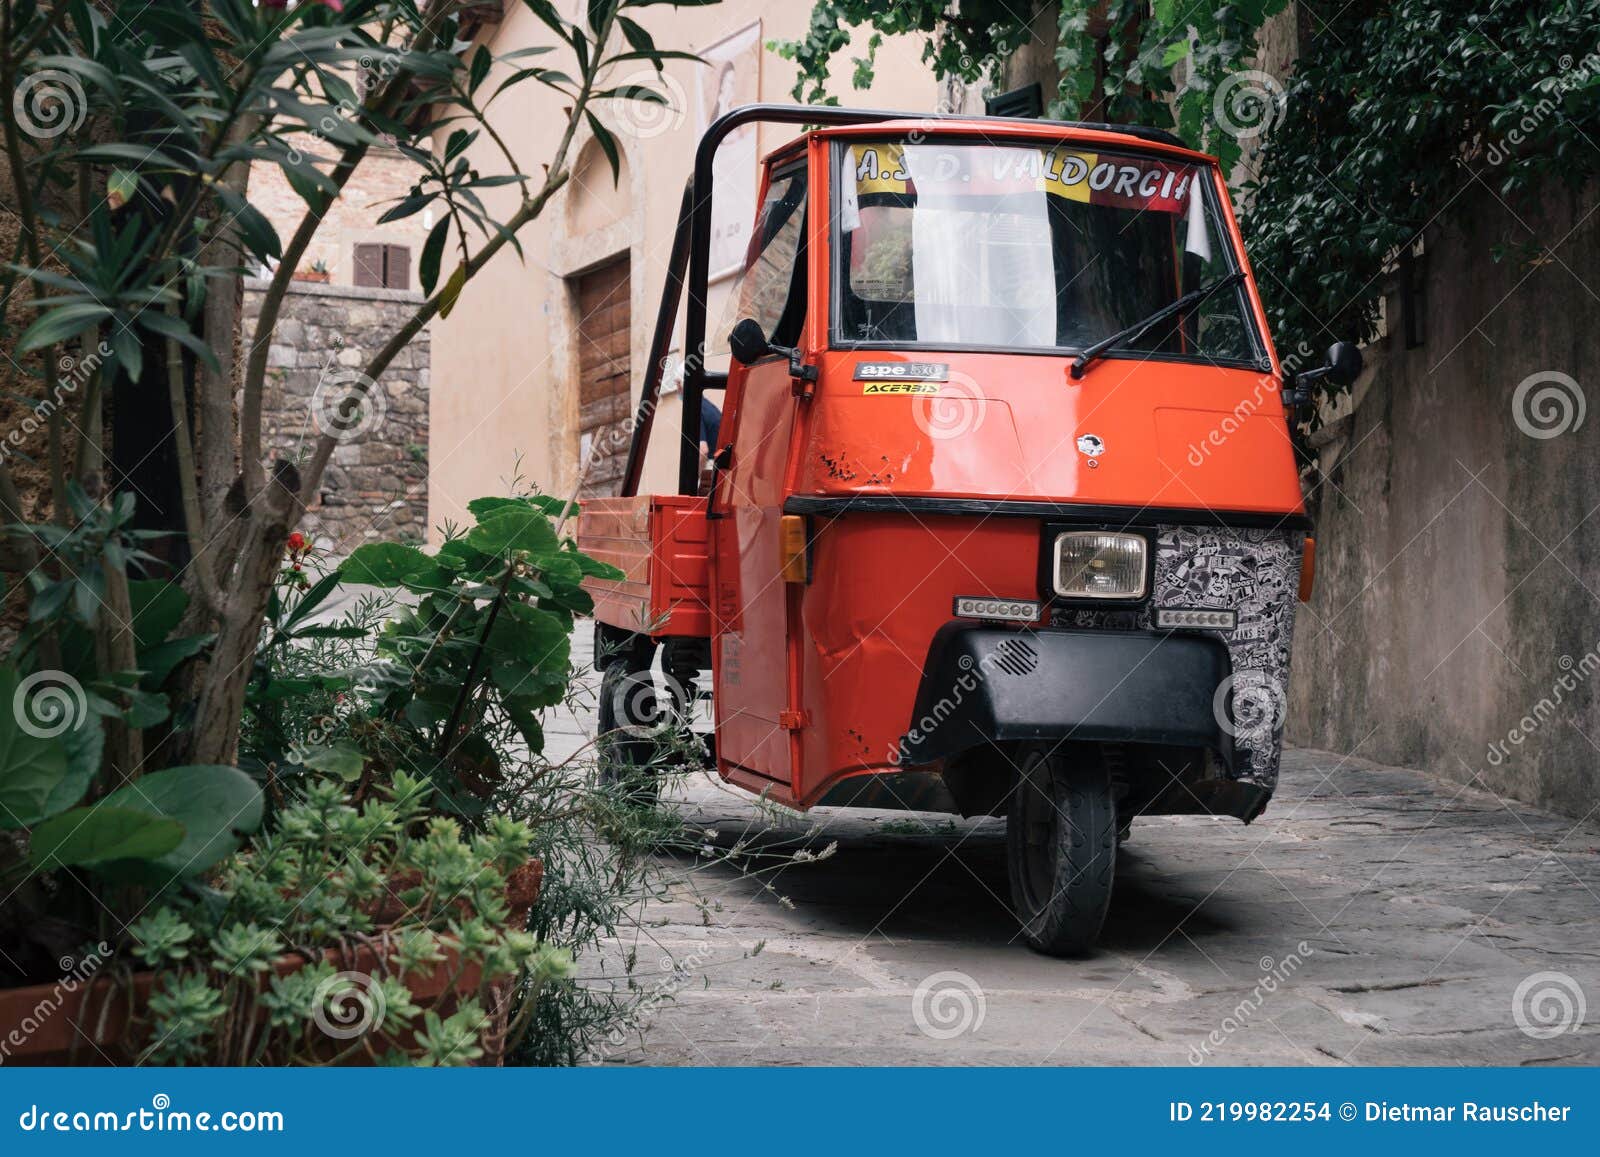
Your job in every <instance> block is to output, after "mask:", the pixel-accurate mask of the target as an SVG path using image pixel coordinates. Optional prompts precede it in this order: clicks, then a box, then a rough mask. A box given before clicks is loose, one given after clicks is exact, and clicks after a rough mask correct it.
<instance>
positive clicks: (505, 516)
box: [467, 508, 557, 555]
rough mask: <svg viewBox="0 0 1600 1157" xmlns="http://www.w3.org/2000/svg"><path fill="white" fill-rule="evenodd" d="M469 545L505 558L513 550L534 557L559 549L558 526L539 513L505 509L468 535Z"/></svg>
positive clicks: (491, 516)
mask: <svg viewBox="0 0 1600 1157" xmlns="http://www.w3.org/2000/svg"><path fill="white" fill-rule="evenodd" d="M467 545H468V546H470V547H472V548H473V549H474V550H481V551H483V553H484V554H493V555H504V554H507V553H509V552H510V551H514V550H525V551H529V552H532V553H534V554H544V553H547V552H553V551H554V550H555V549H556V546H557V544H556V532H555V527H553V526H551V525H550V519H549V517H548V516H547V515H545V514H543V513H541V512H540V511H536V510H527V509H523V510H517V509H509V508H508V509H506V510H503V511H501V512H500V513H499V514H493V515H490V516H489V517H488V518H486V519H484V520H483V521H482V522H480V523H478V525H477V526H474V527H473V528H472V529H471V530H469V531H468V532H467Z"/></svg>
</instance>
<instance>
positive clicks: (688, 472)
mask: <svg viewBox="0 0 1600 1157" xmlns="http://www.w3.org/2000/svg"><path fill="white" fill-rule="evenodd" d="M974 119H980V118H975V117H972V116H968V115H962V114H949V113H922V112H896V111H892V110H887V109H851V108H834V107H832V106H829V105H789V104H750V105H745V106H744V107H742V108H736V109H734V110H733V111H732V112H730V113H726V114H724V115H723V116H721V117H718V118H717V119H716V120H715V121H713V122H712V123H711V125H710V126H709V127H708V128H707V129H706V131H705V135H704V136H702V137H701V138H700V144H699V145H698V146H697V147H696V149H695V154H694V171H693V175H692V176H690V178H689V182H688V184H687V185H685V186H684V190H683V201H682V204H681V206H680V207H679V210H678V224H677V228H676V229H675V230H674V231H673V237H672V254H671V256H670V257H669V259H668V262H667V280H666V284H665V286H664V287H663V288H662V291H661V306H660V308H659V309H658V310H657V311H656V328H655V334H654V336H653V337H652V338H651V341H650V364H649V365H648V367H646V370H645V379H644V390H643V392H642V393H641V395H640V397H639V407H638V409H637V410H636V411H635V412H634V418H633V437H632V440H631V441H630V442H629V444H628V462H627V466H626V467H625V468H624V471H623V475H622V490H621V493H622V495H623V496H624V497H633V496H634V495H636V494H638V492H639V478H640V475H641V474H642V473H643V472H644V455H645V448H646V446H647V445H648V444H649V441H650V428H651V426H652V425H653V423H654V419H655V412H656V407H657V406H658V405H659V404H660V401H661V384H662V379H663V378H664V377H665V375H666V361H667V355H668V354H669V353H670V352H671V350H672V329H673V323H674V322H676V321H677V320H678V304H679V302H680V300H681V299H682V297H683V288H684V285H685V284H686V283H687V285H688V287H689V300H688V305H687V308H686V312H685V315H684V334H683V348H684V359H683V366H684V372H683V414H682V421H681V422H680V424H679V426H680V428H679V433H680V436H681V439H682V440H681V443H680V445H679V448H678V493H679V494H694V493H695V492H696V491H697V490H698V489H699V485H700V453H699V450H700V399H701V398H702V397H703V396H704V394H705V391H706V386H707V382H708V378H710V376H711V375H709V374H708V373H707V371H706V368H705V343H706V291H707V289H708V286H707V284H706V283H707V281H708V280H709V278H710V263H711V200H712V196H713V193H714V190H713V188H712V184H713V181H712V176H713V174H712V162H713V161H714V160H715V159H716V154H717V148H718V146H720V145H721V144H722V142H723V141H724V140H726V139H727V137H728V135H729V134H730V133H732V132H733V131H734V130H735V129H739V128H743V127H744V126H745V125H747V124H752V123H757V122H759V123H762V124H784V125H819V126H828V125H859V124H873V123H876V122H880V121H931V122H935V123H937V122H940V121H972V120H974ZM981 119H982V120H984V121H985V122H992V123H994V124H995V125H997V126H1000V125H1006V124H1018V125H1030V126H1034V127H1037V126H1039V125H1041V124H1043V125H1048V126H1051V127H1058V128H1062V129H1067V130H1074V129H1077V130H1084V129H1088V130H1093V131H1097V132H1109V133H1120V134H1122V135H1124V136H1131V137H1137V138H1139V139H1141V140H1147V141H1153V142H1156V143H1159V144H1167V145H1177V146H1179V147H1184V146H1183V142H1182V141H1181V140H1179V139H1178V138H1177V137H1175V136H1173V135H1172V134H1171V133H1168V132H1165V131H1163V130H1161V129H1151V128H1142V127H1139V126H1135V125H1109V124H1099V123H1092V122H1087V121H1039V120H1032V119H1024V118H1017V117H983V118H981ZM686 267H687V276H686V275H685V268H686ZM690 351H694V352H692V353H691V352H690ZM718 376H719V377H720V375H718Z"/></svg>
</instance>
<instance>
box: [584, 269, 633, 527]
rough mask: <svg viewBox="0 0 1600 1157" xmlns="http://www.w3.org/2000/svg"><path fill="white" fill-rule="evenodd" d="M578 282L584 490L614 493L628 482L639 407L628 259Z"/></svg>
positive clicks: (587, 494) (586, 492) (586, 493)
mask: <svg viewBox="0 0 1600 1157" xmlns="http://www.w3.org/2000/svg"><path fill="white" fill-rule="evenodd" d="M576 280H577V287H576V288H577V298H578V327H577V332H578V455H579V462H580V463H581V464H583V465H584V466H585V467H586V469H587V473H586V474H585V480H584V485H583V491H582V493H583V496H584V497H593V496H611V495H615V494H616V493H617V492H618V489H619V488H620V486H621V483H622V472H623V467H624V466H625V465H626V463H627V459H628V441H629V439H628V427H629V425H630V423H629V421H628V419H629V417H630V416H631V414H632V410H633V391H632V388H631V385H630V383H631V381H632V373H631V370H632V365H631V359H630V358H629V353H628V351H629V346H630V338H629V329H630V323H631V320H632V318H631V315H630V311H629V282H630V279H629V270H628V259H627V258H626V257H623V258H622V259H620V260H618V261H614V262H612V263H611V264H609V265H604V266H601V267H600V268H599V269H594V270H591V271H590V272H588V273H584V274H580V275H579V276H578V278H577V279H576Z"/></svg>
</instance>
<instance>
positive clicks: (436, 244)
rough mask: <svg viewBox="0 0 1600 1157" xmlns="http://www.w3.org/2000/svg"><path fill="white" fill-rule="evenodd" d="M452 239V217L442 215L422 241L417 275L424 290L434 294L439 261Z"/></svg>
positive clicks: (437, 280)
mask: <svg viewBox="0 0 1600 1157" xmlns="http://www.w3.org/2000/svg"><path fill="white" fill-rule="evenodd" d="M449 240H450V218H449V216H448V215H447V216H444V217H440V218H439V220H438V222H437V223H436V224H435V225H434V227H433V230H432V232H430V233H429V234H428V239H427V240H426V241H424V242H423V243H422V256H421V258H420V259H419V260H418V262H417V277H418V279H419V280H420V281H421V282H422V292H423V293H425V294H432V293H433V287H434V286H435V285H437V284H438V283H439V261H440V259H441V258H443V256H444V247H445V243H446V242H447V241H449Z"/></svg>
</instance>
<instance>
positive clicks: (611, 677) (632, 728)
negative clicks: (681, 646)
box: [596, 648, 664, 806]
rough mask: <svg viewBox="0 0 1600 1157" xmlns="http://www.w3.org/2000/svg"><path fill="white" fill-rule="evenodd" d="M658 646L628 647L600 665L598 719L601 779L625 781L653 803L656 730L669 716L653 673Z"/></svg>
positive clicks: (638, 797)
mask: <svg viewBox="0 0 1600 1157" xmlns="http://www.w3.org/2000/svg"><path fill="white" fill-rule="evenodd" d="M652 652H653V648H651V649H648V650H646V649H643V648H627V649H624V650H621V651H619V652H617V653H616V654H614V655H611V656H609V657H608V658H606V659H605V660H604V663H603V666H602V667H601V668H600V702H599V703H598V704H597V711H596V714H597V716H598V719H597V721H596V723H597V727H596V731H597V736H596V747H597V749H598V752H597V755H598V763H599V765H600V782H601V783H603V784H606V785H608V786H612V787H623V788H625V789H626V791H627V795H628V798H629V799H631V800H632V801H633V802H635V803H638V804H642V805H645V806H650V805H653V804H654V803H655V802H656V797H657V794H658V791H659V785H658V784H657V783H656V770H657V769H656V766H655V765H656V762H657V759H658V757H659V747H658V745H657V743H656V740H655V739H654V738H653V737H652V732H653V731H654V730H655V729H656V728H657V727H659V726H660V724H661V721H662V719H663V718H664V716H663V712H662V708H661V704H660V702H659V699H658V696H657V695H656V691H655V682H654V679H653V678H652V676H651V673H650V660H651V658H652V657H653V656H652Z"/></svg>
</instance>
